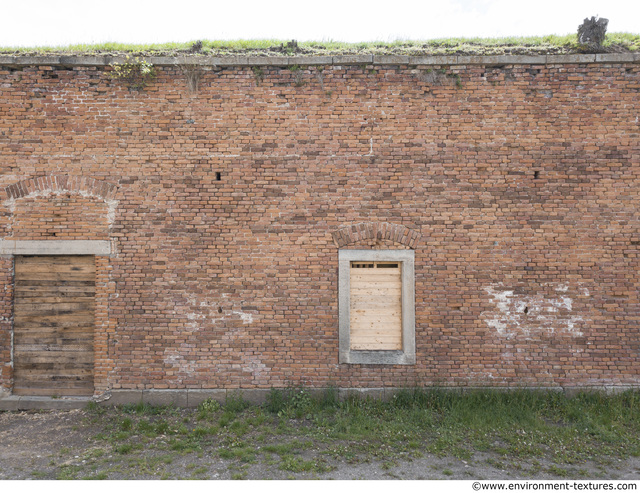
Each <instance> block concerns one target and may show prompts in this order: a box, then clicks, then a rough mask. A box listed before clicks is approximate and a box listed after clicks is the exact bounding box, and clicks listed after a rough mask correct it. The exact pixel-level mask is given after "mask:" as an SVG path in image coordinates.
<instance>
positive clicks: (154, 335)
mask: <svg viewBox="0 0 640 493" xmlns="http://www.w3.org/2000/svg"><path fill="white" fill-rule="evenodd" d="M634 56H636V55H634ZM636 57H637V56H636ZM98 58H100V57H98ZM460 59H462V61H463V62H464V64H462V63H460V64H458V65H457V66H454V65H456V63H457V62H458V61H459V60H460ZM3 60H4V58H2V57H0V64H2V63H4V62H3ZM206 60H207V63H210V64H212V65H218V66H219V68H218V69H216V70H203V72H202V74H200V80H199V87H198V90H197V91H195V92H189V91H187V84H186V80H185V74H184V73H183V70H182V68H180V67H179V66H177V64H178V62H179V61H180V60H174V59H171V60H164V59H157V60H155V62H157V64H158V65H159V66H158V67H156V68H157V78H156V79H155V80H152V81H150V83H149V85H148V86H147V87H146V88H145V89H143V90H135V89H130V88H128V87H127V85H126V81H118V80H113V79H111V78H110V77H109V75H108V73H107V71H108V69H106V68H105V67H102V66H100V67H97V68H96V69H95V70H93V67H92V66H91V64H92V63H94V62H95V63H98V62H99V60H93V59H91V58H86V59H83V60H80V61H79V63H77V64H75V62H74V60H70V59H66V58H65V59H62V58H60V59H57V58H56V57H43V58H37V59H36V58H33V59H23V60H22V62H21V64H22V68H23V69H22V70H20V71H13V70H7V71H3V72H0V153H1V156H0V169H1V170H2V174H1V175H0V176H1V177H2V181H1V182H0V183H1V188H2V190H3V192H4V193H3V196H2V201H1V202H0V231H1V235H0V238H1V239H3V240H47V239H62V240H103V241H104V240H109V241H110V242H111V244H112V249H111V252H112V253H111V255H110V256H108V257H107V256H99V257H97V258H96V301H95V313H96V331H95V338H94V347H95V368H94V374H95V377H94V379H95V388H96V391H97V392H98V393H101V392H103V391H109V390H111V391H112V392H113V397H112V399H113V400H112V402H114V403H115V402H116V401H117V399H120V398H121V399H122V400H123V401H124V400H127V402H129V401H131V400H143V399H144V396H147V399H151V398H153V399H156V398H157V399H165V398H166V395H174V396H181V397H180V399H181V400H180V402H181V403H184V401H185V399H186V401H187V405H195V404H196V403H197V402H196V401H199V400H200V399H201V398H204V396H206V395H215V396H217V397H219V398H222V396H223V395H233V392H234V391H236V392H245V393H247V395H248V394H249V393H251V392H253V393H252V394H251V396H252V397H251V398H255V399H256V401H257V400H260V399H264V397H265V395H266V390H267V389H268V388H270V387H286V386H310V387H318V388H324V387H329V386H336V387H339V388H343V389H357V388H370V389H387V388H398V387H406V386H413V385H420V386H424V385H442V386H447V387H484V386H494V387H502V388H512V387H514V386H516V387H517V386H539V387H549V388H564V387H567V388H568V387H571V388H578V387H585V386H588V387H616V388H626V387H633V386H637V385H638V383H639V381H638V375H639V374H640V367H639V365H638V359H637V351H638V342H637V341H638V329H637V327H638V321H640V308H639V306H640V304H639V303H638V291H637V286H638V285H639V283H640V279H638V276H639V274H638V261H639V256H638V248H639V246H640V239H639V236H638V231H639V226H640V223H639V219H638V214H637V211H638V209H639V208H640V203H639V199H638V197H640V162H639V161H638V159H639V158H638V156H640V143H639V141H638V136H637V97H638V90H639V89H640V84H639V82H638V66H637V63H632V58H630V57H629V56H628V55H625V56H624V57H619V56H617V55H597V56H596V55H588V56H584V55H571V56H558V57H554V56H551V55H549V56H548V57H547V58H546V60H547V61H548V64H545V63H543V61H541V57H529V58H526V57H525V58H521V59H519V60H516V59H515V58H514V57H495V58H493V59H492V58H486V57H484V58H478V59H475V58H468V59H467V58H462V57H442V58H440V59H437V60H436V59H435V58H421V57H416V58H414V57H411V58H410V59H408V61H407V58H404V57H403V58H393V59H391V58H389V59H378V61H379V62H381V63H382V62H384V63H383V64H381V65H378V66H376V70H375V71H373V70H371V71H370V70H363V68H362V67H361V66H360V65H363V64H371V63H373V61H374V60H373V57H372V56H369V55H367V56H366V57H361V56H352V57H334V58H333V63H335V65H332V61H331V59H329V60H326V59H317V60H315V61H313V62H311V61H309V63H302V62H300V63H293V64H294V65H299V66H300V67H301V68H302V70H300V71H299V72H296V73H294V71H291V70H286V69H283V67H284V66H285V65H291V64H292V62H297V61H299V60H302V59H298V58H297V57H295V58H294V57H289V58H285V57H282V60H280V59H276V58H274V59H269V60H270V61H269V63H267V62H265V64H264V65H263V64H262V61H261V60H252V59H249V58H246V57H244V58H243V57H231V58H225V59H213V58H211V59H209V58H207V59H206ZM283 60H284V61H283ZM634 60H636V59H634ZM183 61H184V62H185V63H186V62H188V61H189V60H183ZM250 62H255V65H257V64H258V63H260V64H261V70H262V71H263V72H264V73H263V76H262V77H261V80H259V81H258V80H256V76H255V74H254V73H253V72H252V71H251V69H250V66H251V63H250ZM405 62H406V63H408V62H411V63H413V64H420V65H425V67H424V68H420V69H418V68H416V67H405V66H404V65H405ZM435 62H438V63H435ZM593 62H601V63H593ZM16 63H17V62H16V59H15V57H11V66H12V67H13V66H16ZM60 63H63V64H66V65H68V67H67V68H69V67H71V68H73V70H67V69H64V68H62V67H60V66H59V64H60ZM318 63H321V64H322V65H324V69H323V70H322V71H319V70H316V68H313V67H312V68H311V69H308V67H309V65H314V64H318ZM242 64H244V65H245V66H240V65H242ZM434 64H436V65H441V66H442V67H443V68H442V69H440V68H437V67H436V68H435V69H434V70H432V71H428V70H429V69H428V65H434ZM503 64H504V66H503ZM452 66H454V67H453V68H452ZM429 74H431V75H429ZM418 75H421V77H418ZM457 78H459V83H458V82H457ZM218 174H219V175H218ZM339 248H349V249H404V248H412V249H415V301H416V303H415V306H416V314H415V315H416V331H415V333H416V341H415V342H416V364H415V365H403V366H400V365H398V366H388V365H351V366H350V365H345V364H339V363H338V293H337V289H338V288H337V281H338V250H339ZM0 279H1V282H2V286H3V287H4V289H3V290H1V291H0V386H2V387H4V388H6V389H10V388H11V386H12V382H13V380H12V379H13V374H12V367H11V331H12V313H13V260H12V259H11V258H7V257H3V258H0ZM185 389H187V390H188V391H187V393H186V394H185V393H183V392H179V391H183V390H185ZM207 389H211V390H207ZM225 389H227V390H228V392H227V390H225ZM240 389H241V390H240ZM159 390H166V392H169V394H166V395H165V394H163V395H162V396H160V394H157V393H156V394H154V391H159ZM171 392H174V393H173V394H170V393H171ZM190 392H193V394H191V393H190ZM376 393H379V392H378V391H376ZM185 395H186V397H184V396H185ZM118 396H119V397H118ZM107 402H109V401H107Z"/></svg>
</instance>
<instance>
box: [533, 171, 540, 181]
mask: <svg viewBox="0 0 640 493" xmlns="http://www.w3.org/2000/svg"><path fill="white" fill-rule="evenodd" d="M538 178H540V172H539V171H534V172H533V179H534V180H537V179H538Z"/></svg>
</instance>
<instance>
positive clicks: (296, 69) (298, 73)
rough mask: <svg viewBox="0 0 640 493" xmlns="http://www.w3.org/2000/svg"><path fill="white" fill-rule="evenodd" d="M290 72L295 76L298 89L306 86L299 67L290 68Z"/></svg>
mask: <svg viewBox="0 0 640 493" xmlns="http://www.w3.org/2000/svg"><path fill="white" fill-rule="evenodd" d="M289 70H290V71H291V73H292V74H293V80H294V82H293V83H294V84H295V86H296V87H301V86H304V81H303V80H302V69H301V68H300V66H299V65H292V66H291V67H289Z"/></svg>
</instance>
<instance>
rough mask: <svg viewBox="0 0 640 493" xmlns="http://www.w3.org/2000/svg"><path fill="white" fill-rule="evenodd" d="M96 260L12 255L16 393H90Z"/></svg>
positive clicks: (76, 257) (91, 257)
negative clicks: (13, 265) (13, 270)
mask: <svg viewBox="0 0 640 493" xmlns="http://www.w3.org/2000/svg"><path fill="white" fill-rule="evenodd" d="M94 299H95V257H93V256H53V255H52V256H16V257H15V302H14V389H13V392H14V394H17V395H60V396H62V395H91V394H93V330H94V301H95V300H94Z"/></svg>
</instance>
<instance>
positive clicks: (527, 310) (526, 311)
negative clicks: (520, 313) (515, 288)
mask: <svg viewBox="0 0 640 493" xmlns="http://www.w3.org/2000/svg"><path fill="white" fill-rule="evenodd" d="M527 313H529V307H528V306H525V307H524V314H525V315H526V314H527Z"/></svg>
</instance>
